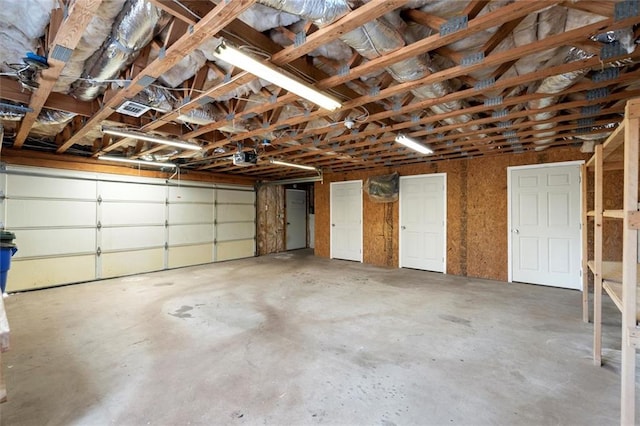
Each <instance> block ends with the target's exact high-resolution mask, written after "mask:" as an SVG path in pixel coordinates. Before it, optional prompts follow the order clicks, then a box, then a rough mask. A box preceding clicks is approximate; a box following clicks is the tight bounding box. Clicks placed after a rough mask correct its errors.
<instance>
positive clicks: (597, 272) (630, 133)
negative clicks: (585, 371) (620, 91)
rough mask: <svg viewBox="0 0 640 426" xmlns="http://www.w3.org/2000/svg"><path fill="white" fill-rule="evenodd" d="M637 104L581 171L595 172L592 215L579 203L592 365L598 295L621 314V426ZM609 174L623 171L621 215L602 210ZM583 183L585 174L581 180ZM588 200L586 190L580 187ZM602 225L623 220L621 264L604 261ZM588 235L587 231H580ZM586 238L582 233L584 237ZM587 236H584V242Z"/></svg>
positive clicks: (634, 224) (631, 382)
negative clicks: (590, 247) (587, 256)
mask: <svg viewBox="0 0 640 426" xmlns="http://www.w3.org/2000/svg"><path fill="white" fill-rule="evenodd" d="M639 135H640V99H632V100H630V101H628V102H627V106H626V109H625V117H624V120H623V121H622V122H621V124H620V126H619V127H618V128H617V129H616V130H615V131H614V132H613V133H612V134H611V136H609V138H608V139H607V141H606V142H605V143H604V144H602V145H598V146H596V150H595V154H594V155H593V157H591V159H590V160H589V161H588V162H587V163H586V165H585V171H586V170H587V169H591V170H593V172H594V210H593V211H589V212H587V211H586V202H584V203H583V220H584V222H585V223H586V221H587V220H588V219H593V227H594V228H593V229H594V237H593V238H594V252H593V258H592V260H589V261H588V262H586V263H587V267H588V269H589V270H590V271H591V272H592V273H593V276H594V297H593V361H594V363H595V364H596V365H601V364H602V290H603V289H604V291H605V292H606V293H607V294H608V295H609V297H611V299H612V300H613V301H614V303H615V304H616V306H617V307H618V309H620V311H621V312H622V347H621V357H622V360H621V376H622V378H621V414H620V423H621V424H622V425H633V424H635V418H634V416H635V388H636V384H635V376H636V371H635V369H636V346H638V345H640V328H638V321H639V320H640V318H639V313H640V309H639V307H638V298H637V295H638V291H637V287H638V276H639V272H640V266H639V265H638V245H637V244H638V232H637V231H638V229H639V226H638V225H639V222H640V220H639V217H640V213H639V212H638V161H639V155H638V144H639V142H640V136H639ZM610 170H623V173H624V180H623V182H622V183H623V185H624V188H623V193H624V197H623V198H624V199H623V203H622V204H623V205H622V206H621V207H622V208H621V209H613V210H604V208H603V182H604V173H605V172H606V171H610ZM584 180H586V173H585V179H584ZM583 192H584V195H585V197H583V198H584V199H586V184H585V185H583ZM605 219H612V220H622V221H623V235H622V239H623V241H622V261H621V262H609V261H603V254H602V251H603V229H602V225H603V221H604V220H605ZM583 228H584V229H586V227H583ZM583 232H584V231H583ZM584 236H585V235H584V234H583V237H584ZM583 244H584V245H585V247H583V253H586V251H587V249H586V244H587V239H586V238H583ZM587 279H588V277H587V276H586V274H584V282H583V290H585V291H583V308H584V309H585V310H584V312H583V316H584V317H585V318H586V319H587V320H588V292H587V291H586V290H587V289H588V288H587Z"/></svg>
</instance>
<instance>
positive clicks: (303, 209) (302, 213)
mask: <svg viewBox="0 0 640 426" xmlns="http://www.w3.org/2000/svg"><path fill="white" fill-rule="evenodd" d="M286 200H287V201H286V207H285V209H286V210H285V211H286V215H287V250H295V249H301V248H305V247H306V246H307V192H306V191H302V190H300V189H287V190H286Z"/></svg>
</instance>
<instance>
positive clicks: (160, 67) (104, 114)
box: [57, 0, 255, 153]
mask: <svg viewBox="0 0 640 426" xmlns="http://www.w3.org/2000/svg"><path fill="white" fill-rule="evenodd" d="M253 3H255V0H234V1H233V2H229V3H226V2H222V3H220V4H219V5H218V6H216V7H215V8H214V9H213V10H212V11H211V12H209V14H208V15H207V16H205V17H204V18H202V20H200V21H199V22H198V23H197V24H195V25H194V26H193V31H190V32H187V33H186V34H184V35H183V36H182V37H180V38H179V39H178V40H177V41H176V42H175V43H174V44H172V45H171V46H170V47H169V48H168V49H167V52H166V54H165V55H164V56H163V57H158V58H156V59H155V60H154V61H153V62H152V63H151V64H149V66H148V67H147V68H146V69H145V70H144V71H143V72H141V73H140V74H138V75H137V76H136V77H135V78H134V79H133V80H131V82H130V83H129V86H128V87H126V88H124V89H122V90H120V91H119V92H118V93H117V94H116V95H114V96H113V97H112V98H111V99H110V100H109V102H108V103H107V104H106V105H105V106H103V107H102V108H101V109H100V111H99V112H97V113H96V114H94V115H93V117H92V118H91V119H90V120H89V121H88V122H87V124H86V125H85V126H84V127H83V128H82V129H80V130H79V131H78V132H77V133H76V134H75V135H73V136H72V137H71V138H69V139H68V140H67V141H66V142H65V143H64V144H63V145H62V146H61V147H60V148H58V150H57V152H58V153H63V152H65V151H66V150H67V149H69V147H71V146H72V145H73V144H74V143H76V142H78V141H80V140H81V139H82V138H83V137H84V136H86V135H87V133H89V132H90V131H91V130H93V129H94V128H95V127H96V126H98V125H99V124H100V123H101V122H102V121H103V120H105V119H107V118H108V117H109V116H110V115H111V113H112V112H113V110H114V109H115V108H117V107H118V106H119V105H120V104H121V103H122V102H123V101H125V100H126V99H128V98H131V97H133V96H134V95H136V94H137V93H138V92H140V91H141V90H142V89H144V87H145V86H144V85H142V84H140V83H141V79H142V78H143V77H148V78H151V79H154V80H155V79H157V78H158V77H159V76H160V75H162V74H163V73H164V72H166V71H168V70H169V69H170V68H172V67H173V66H174V65H175V64H177V63H178V62H179V61H180V60H181V59H182V58H183V57H184V56H185V55H187V54H189V53H190V52H192V51H193V50H195V49H196V48H197V47H198V46H200V44H201V43H202V42H203V41H204V40H206V39H208V38H209V37H212V36H214V35H215V34H217V33H218V32H219V31H220V30H222V29H223V28H224V27H225V26H226V25H227V24H228V23H229V22H231V21H232V20H234V19H235V18H236V17H237V16H238V15H239V14H240V13H242V12H244V11H245V10H246V9H248V8H249V7H250V6H251V5H253Z"/></svg>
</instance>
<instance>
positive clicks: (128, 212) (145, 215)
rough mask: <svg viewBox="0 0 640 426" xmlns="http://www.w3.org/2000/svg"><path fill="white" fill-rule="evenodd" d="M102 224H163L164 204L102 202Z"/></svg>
mask: <svg viewBox="0 0 640 426" xmlns="http://www.w3.org/2000/svg"><path fill="white" fill-rule="evenodd" d="M101 208H102V210H101V213H102V217H101V219H100V221H101V223H102V225H103V226H109V225H115V226H118V225H158V224H164V221H165V206H164V204H154V203H134V202H127V203H102V206H101Z"/></svg>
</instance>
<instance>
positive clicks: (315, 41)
mask: <svg viewBox="0 0 640 426" xmlns="http://www.w3.org/2000/svg"><path fill="white" fill-rule="evenodd" d="M407 1H408V0H373V1H371V2H369V3H367V4H366V5H364V6H362V7H360V8H358V9H356V10H355V11H354V12H351V13H350V14H349V15H347V16H348V17H349V18H348V19H345V17H343V18H342V19H340V20H338V21H336V22H334V23H333V24H331V25H328V26H326V27H323V28H322V29H320V30H318V31H316V32H314V33H313V34H312V35H310V36H309V37H308V38H307V40H306V41H305V43H303V44H302V45H300V46H293V45H292V46H289V47H286V48H284V49H281V50H277V49H279V46H277V45H276V44H275V43H274V42H272V41H271V40H270V39H268V38H267V37H266V36H264V35H263V34H261V33H258V32H257V31H255V30H254V29H253V28H251V27H249V26H248V25H247V24H244V23H243V22H241V21H238V20H236V21H233V22H231V23H230V24H229V25H228V26H227V27H226V28H225V29H226V30H228V31H230V32H232V33H237V34H244V35H246V34H250V35H251V37H250V38H251V39H252V41H253V42H254V43H259V44H260V47H261V49H262V50H264V51H267V52H270V53H273V54H272V56H271V62H272V63H273V64H275V65H279V66H282V65H285V64H288V63H291V62H294V61H295V63H294V64H293V65H294V66H295V67H296V68H298V69H299V70H300V71H301V72H302V73H303V74H306V75H308V74H309V73H310V71H311V70H312V69H311V67H310V66H309V65H308V64H306V63H305V62H304V61H302V60H299V59H298V58H300V57H301V56H303V55H304V54H306V53H308V52H311V51H312V50H314V49H316V48H317V47H319V46H321V45H323V44H325V43H327V42H329V41H332V40H335V39H337V38H338V37H339V36H340V35H341V34H344V33H347V32H349V31H352V30H354V29H356V28H358V27H359V26H361V25H363V24H364V23H366V22H368V20H371V19H374V18H377V17H379V16H382V15H383V14H385V13H387V12H389V11H390V10H394V9H396V8H398V7H400V6H402V5H403V4H405V3H407ZM313 71H315V73H316V74H319V75H323V76H325V77H326V74H324V73H320V72H319V71H317V70H313ZM254 79H255V77H254V76H253V75H251V74H249V73H247V72H240V73H238V74H236V75H234V76H233V77H232V78H231V80H229V81H226V82H224V83H221V84H220V85H218V86H216V87H213V88H211V89H210V90H207V91H205V92H204V93H201V94H200V95H199V96H197V97H194V98H193V99H192V100H191V101H190V102H187V103H185V104H184V105H181V106H180V112H181V113H186V112H188V111H190V110H192V109H195V108H198V107H200V106H201V104H200V102H201V101H202V100H203V99H205V98H207V97H216V96H219V95H222V94H224V93H227V92H229V91H231V90H233V89H234V88H236V87H239V86H241V85H243V84H245V83H249V82H250V81H252V80H254ZM341 93H342V94H344V95H345V96H348V97H355V96H358V94H357V93H356V92H354V91H352V90H350V89H347V88H344V89H343V90H341ZM287 96H288V99H290V100H293V99H295V98H296V96H294V95H287ZM374 111H375V110H374ZM178 114H179V112H178V111H172V112H170V113H168V114H165V115H164V116H162V117H160V119H159V120H157V121H156V122H155V123H150V124H148V125H146V126H144V127H143V128H142V130H153V129H155V128H156V126H157V125H159V123H160V122H162V121H171V120H174V119H175V118H176V117H177V116H178ZM213 130H215V129H213V128H209V129H208V130H207V131H206V132H203V133H208V132H210V131H213ZM203 133H201V134H203ZM121 141H122V142H120V141H118V142H115V143H114V144H113V145H110V146H109V147H107V148H105V149H103V150H102V152H99V153H96V155H98V154H101V153H103V152H108V151H110V150H113V149H116V148H118V147H119V146H121V145H119V144H124V143H126V142H127V141H126V140H121Z"/></svg>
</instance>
